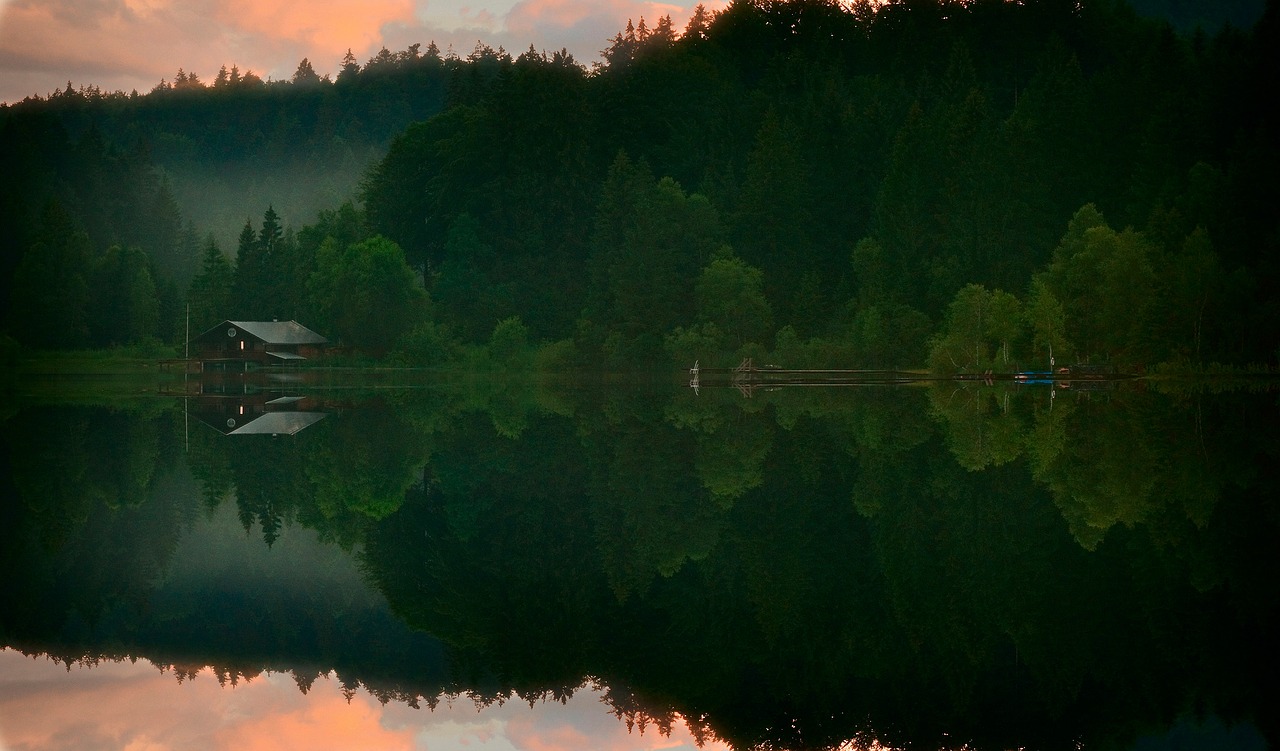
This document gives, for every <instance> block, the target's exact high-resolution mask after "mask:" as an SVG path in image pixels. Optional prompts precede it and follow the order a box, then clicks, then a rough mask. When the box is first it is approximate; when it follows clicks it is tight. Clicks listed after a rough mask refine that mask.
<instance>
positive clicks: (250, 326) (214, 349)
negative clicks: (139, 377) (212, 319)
mask: <svg viewBox="0 0 1280 751" xmlns="http://www.w3.org/2000/svg"><path fill="white" fill-rule="evenodd" d="M328 341H329V340H328V339H325V338H324V337H323V336H320V335H319V334H317V333H316V332H314V331H312V330H311V329H309V328H307V327H306V326H303V325H302V324H300V323H298V322H297V321H223V322H222V323H220V324H218V325H217V326H214V327H213V328H211V329H209V330H208V331H206V332H204V333H203V334H200V335H199V336H197V337H196V338H194V339H192V340H191V343H192V344H193V345H195V348H196V358H197V359H199V360H200V362H201V365H202V367H203V368H204V369H234V370H242V369H244V368H246V367H248V365H249V363H256V364H258V365H285V364H290V363H297V362H300V361H302V360H306V359H308V358H311V357H315V356H317V355H319V354H321V353H322V352H323V351H324V345H325V344H326V343H328Z"/></svg>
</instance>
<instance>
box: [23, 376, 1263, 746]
mask: <svg viewBox="0 0 1280 751" xmlns="http://www.w3.org/2000/svg"><path fill="white" fill-rule="evenodd" d="M1263 385H1264V386H1265V384H1263ZM145 386H146V388H147V391H148V393H145V394H139V393H136V392H137V391H138V390H139V389H136V388H129V389H125V388H121V389H120V391H121V394H120V395H119V396H118V397H108V396H103V395H101V394H100V393H98V392H95V393H97V395H96V396H92V397H84V398H77V399H72V398H65V399H60V398H57V397H56V396H50V395H49V394H48V393H45V394H43V395H41V396H38V397H27V398H21V399H17V398H15V399H12V400H10V406H9V409H8V411H7V413H6V419H5V423H4V444H3V450H0V463H2V465H0V470H2V471H0V477H2V478H3V479H0V488H2V490H0V492H2V493H3V496H4V501H3V505H2V506H0V515H2V517H3V518H2V519H0V555H2V556H3V559H4V570H5V576H4V577H3V580H2V583H0V590H2V594H0V646H3V647H4V649H3V651H0V747H2V748H6V749H10V750H16V749H28V748H32V749H34V748H41V749H123V748H135V749H141V748H147V749H152V748H191V747H217V748H231V747H236V748H257V747H264V748H265V747H270V748H304V747H306V748H322V747H341V748H356V747H359V748H377V749H382V748H388V749H390V748H395V749H410V748H414V749H426V748H430V749H433V750H434V749H453V748H457V749H462V748H469V749H475V748H481V749H560V748H563V749H569V748H610V749H613V748H616V749H640V748H686V749H693V748H697V747H698V746H699V745H701V746H702V747H704V748H708V749H726V748H732V749H757V748H758V749H773V748H779V749H781V748H788V749H790V748H846V749H852V748H859V749H861V748H908V747H909V748H926V749H933V748H962V747H964V748H969V749H1005V748H1027V749H1076V748H1085V749H1129V748H1132V749H1156V748H1192V747H1195V748H1239V749H1264V748H1268V747H1270V746H1271V745H1272V744H1274V743H1275V742H1276V740H1277V739H1280V723H1278V720H1277V718H1276V714H1275V712H1274V707H1275V706H1277V704H1276V702H1275V697H1274V693H1275V684H1276V678H1277V675H1278V674H1280V673H1278V671H1277V668H1280V659H1277V657H1278V656H1277V640H1276V638H1275V636H1274V634H1275V633H1277V632H1278V631H1280V629H1277V625H1280V624H1278V620H1280V619H1278V617H1277V616H1278V613H1277V605H1278V603H1280V597H1278V595H1280V545H1277V540H1278V539H1280V534H1278V533H1280V507H1277V505H1276V499H1277V498H1280V492H1277V491H1278V490H1280V487H1278V486H1277V477H1278V475H1277V465H1278V463H1280V404H1278V399H1277V393H1276V392H1275V391H1268V390H1266V389H1265V388H1262V387H1259V386H1258V385H1257V384H1254V385H1252V387H1249V386H1248V384H1246V385H1244V386H1242V387H1239V388H1234V389H1232V388H1224V387H1220V385H1215V384H1211V383H1210V384H1206V383H1194V382H1178V381H1148V380H1139V381H1132V382H1125V383H1120V384H1107V383H1094V384H1074V385H1073V386H1072V387H1065V385H1064V384H1059V385H1056V386H1055V385H1052V384H1011V383H1005V384H995V385H985V384H982V383H947V382H943V383H934V384H916V385H901V386H886V385H879V386H867V387H859V386H843V387H841V386H821V387H774V388H762V389H736V388H731V387H730V388H709V387H704V388H700V389H699V390H698V391H696V392H695V391H694V390H693V389H690V388H687V387H685V386H684V384H683V383H676V382H671V383H668V382H666V381H665V380H663V379H658V380H657V382H653V381H652V379H650V380H642V381H640V382H636V381H633V380H629V379H616V380H615V381H602V382H600V383H592V384H581V383H556V382H546V381H537V380H533V381H521V380H501V379H484V378H475V379H467V380H460V381H456V382H455V381H448V382H445V383H440V384H430V385H425V386H424V385H418V386H414V387H407V386H403V385H398V384H395V383H379V384H377V385H376V387H374V386H370V385H369V384H364V385H351V384H333V383H319V382H310V381H307V380H301V379H299V380H282V379H279V378H264V377H254V376H252V375H250V376H235V375H232V376H228V377H227V378H225V379H224V380H221V381H209V382H206V383H192V384H189V389H188V390H187V391H184V392H183V393H182V394H179V395H174V394H164V393H155V384H146V385H145ZM1082 386H1083V387H1084V388H1081V387H1082ZM1236 386H1240V384H1236Z"/></svg>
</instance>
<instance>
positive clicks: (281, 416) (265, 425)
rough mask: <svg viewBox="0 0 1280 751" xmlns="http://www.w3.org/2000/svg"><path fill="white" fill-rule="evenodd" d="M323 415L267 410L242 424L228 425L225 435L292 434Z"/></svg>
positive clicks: (322, 413)
mask: <svg viewBox="0 0 1280 751" xmlns="http://www.w3.org/2000/svg"><path fill="white" fill-rule="evenodd" d="M325 417H326V413H324V412H267V413H264V414H262V415H260V416H258V417H255V418H253V419H252V420H250V421H249V422H246V423H244V424H242V425H238V426H235V427H232V426H231V425H228V426H227V427H228V428H229V430H228V431H227V435H294V434H296V433H297V432H298V431H300V430H302V429H303V428H307V427H310V426H311V425H314V424H315V423H317V422H320V421H321V420H323V419H324V418H325Z"/></svg>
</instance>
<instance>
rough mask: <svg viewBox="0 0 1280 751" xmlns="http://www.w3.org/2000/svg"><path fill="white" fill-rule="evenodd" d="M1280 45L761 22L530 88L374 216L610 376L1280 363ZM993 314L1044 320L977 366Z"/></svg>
mask: <svg viewBox="0 0 1280 751" xmlns="http://www.w3.org/2000/svg"><path fill="white" fill-rule="evenodd" d="M1275 20H1276V16H1275V12H1274V7H1273V8H1272V9H1269V10H1268V13H1267V15H1266V16H1265V17H1264V18H1263V19H1262V20H1261V21H1260V22H1259V24H1258V25H1257V27H1256V28H1255V29H1254V30H1253V31H1252V32H1251V33H1245V32H1241V31H1239V30H1236V29H1232V28H1230V27H1227V28H1223V29H1222V30H1221V31H1219V32H1218V33H1217V34H1216V35H1215V36H1213V37H1212V38H1208V37H1206V36H1204V35H1203V34H1201V35H1196V36H1193V37H1190V38H1187V37H1181V36H1179V35H1177V34H1176V33H1175V32H1174V31H1173V30H1172V29H1171V28H1170V27H1169V26H1168V25H1166V24H1163V23H1160V22H1156V21H1150V20H1145V19H1141V18H1139V17H1137V16H1136V15H1135V14H1134V13H1133V12H1132V11H1131V10H1130V9H1129V8H1128V7H1127V6H1125V5H1124V4H1122V3H1106V2H1097V3H1085V4H1076V3H1067V2H1038V3H1025V4H1014V3H1001V2H986V3H969V4H963V5H962V4H954V3H931V2H926V3H905V2H902V3H889V4H885V5H882V6H879V7H876V8H872V7H871V6H869V5H866V4H855V5H854V6H852V8H846V7H844V6H840V5H838V4H835V3H829V2H818V1H807V2H735V3H732V4H730V6H729V7H728V8H726V9H725V10H724V11H722V12H720V13H718V14H715V15H714V16H711V15H708V14H706V13H703V12H697V13H695V14H694V16H693V18H692V19H691V20H690V22H689V24H688V26H687V27H686V28H685V30H684V32H683V34H681V35H679V36H676V35H675V34H673V33H672V32H671V31H670V29H669V27H668V26H667V25H665V24H658V25H655V27H654V30H653V31H650V30H648V28H647V27H646V26H644V25H640V26H636V27H629V28H628V30H627V31H626V32H625V33H622V34H619V35H618V36H617V37H615V38H614V40H613V41H612V43H611V45H610V46H609V48H608V49H607V50H605V57H606V59H607V65H606V66H604V67H602V68H601V69H600V70H598V71H596V72H595V73H594V74H588V73H587V72H586V71H585V70H583V69H582V68H580V67H578V66H573V65H566V64H563V63H560V62H557V61H555V60H552V59H548V58H547V57H546V56H544V55H538V54H526V55H522V56H520V57H519V58H516V59H515V60H513V61H511V63H510V64H509V66H507V68H504V72H503V74H502V75H500V76H499V78H498V79H497V82H496V83H495V85H494V86H493V87H492V89H491V90H490V91H489V92H488V94H487V96H486V97H484V98H483V99H482V100H481V101H479V102H476V103H474V104H472V105H464V106H455V107H452V108H450V109H449V110H448V111H446V112H444V113H442V114H441V115H439V116H437V117H435V118H433V119H431V120H429V121H427V122H425V123H421V124H417V125H414V126H412V127H411V128H409V129H408V130H407V131H406V132H405V134H403V135H402V136H401V137H399V138H398V139H396V141H395V142H394V143H393V144H392V146H391V150H390V152H389V154H388V156H387V158H386V159H385V160H383V161H382V163H381V164H379V165H378V166H377V167H376V168H375V169H374V170H373V171H372V172H371V173H370V175H369V177H368V179H367V181H366V183H365V187H364V191H363V194H362V195H363V199H364V203H365V208H366V210H367V212H368V222H369V225H370V228H371V230H372V231H375V232H378V233H381V234H384V235H386V236H387V237H389V238H391V239H393V240H394V241H396V242H397V243H398V244H400V245H401V246H402V247H403V248H404V249H405V251H406V254H407V257H408V259H409V261H410V263H411V264H414V265H421V266H422V267H424V268H425V269H427V271H428V278H429V283H430V288H431V293H432V297H433V299H434V300H435V302H436V304H437V314H438V316H439V318H440V320H441V321H443V322H445V323H448V324H450V325H452V326H453V327H454V330H455V331H457V332H459V333H460V334H461V335H462V336H464V337H465V338H470V339H473V340H474V339H480V338H482V337H483V336H484V335H485V334H486V333H487V331H488V330H489V328H490V327H491V325H492V323H493V322H495V321H497V320H501V319H503V318H505V317H507V316H510V315H520V316H521V317H522V319H523V321H524V322H525V323H526V324H527V325H528V327H529V329H530V330H531V332H532V333H533V334H534V336H535V337H541V338H548V339H559V338H563V337H569V338H572V339H573V340H574V341H575V342H576V344H577V345H578V346H579V348H580V352H581V354H582V356H583V357H584V359H587V360H590V361H592V362H597V363H599V362H614V363H622V362H634V361H636V360H643V359H648V358H653V357H665V356H667V355H669V354H674V355H677V359H684V360H688V361H690V362H691V361H692V360H693V355H694V354H695V353H697V352H702V353H704V354H703V358H704V360H703V361H704V362H706V358H707V356H708V355H707V354H706V353H709V352H710V353H715V352H718V353H721V357H722V358H723V359H724V360H725V361H727V362H732V361H736V358H737V357H740V356H742V355H743V354H762V353H769V352H773V353H778V352H780V351H786V352H795V351H796V350H798V349H800V350H804V351H806V352H808V353H809V355H810V356H812V357H814V358H816V359H819V360H824V361H825V362H826V363H827V364H833V363H834V362H851V363H857V364H859V365H864V364H865V365H883V366H888V365H900V366H901V365H915V364H919V363H922V362H924V361H926V360H927V359H930V353H932V354H933V356H932V361H933V362H934V364H935V365H943V364H944V363H946V364H947V365H948V367H951V368H985V367H988V366H990V365H991V364H992V363H993V361H994V360H995V350H996V349H997V348H998V349H999V350H1000V354H999V359H1000V360H1001V361H1008V360H1010V359H1011V358H1014V357H1017V358H1019V359H1028V360H1030V361H1034V362H1046V363H1047V361H1048V356H1047V351H1048V347H1049V345H1050V343H1053V344H1054V345H1056V352H1055V354H1056V353H1057V352H1061V353H1062V355H1063V356H1065V357H1075V358H1080V359H1095V360H1096V359H1112V360H1114V361H1117V362H1119V363H1120V364H1124V365H1134V364H1141V363H1150V362H1159V361H1163V360H1171V359H1175V360H1176V359H1186V360H1223V361H1229V362H1247V361H1250V360H1272V359H1274V357H1275V351H1274V350H1275V342H1274V340H1273V338H1272V337H1271V336H1270V335H1269V334H1267V333H1265V332H1269V331H1274V330H1275V328H1276V323H1277V322H1276V321H1275V320H1274V316H1275V311H1274V305H1272V304H1270V303H1269V301H1273V300H1274V299H1275V297H1276V295H1275V293H1276V290H1275V289H1274V284H1273V282H1272V281H1270V280H1272V279H1274V274H1270V273H1267V272H1266V269H1268V268H1270V266H1271V265H1272V264H1273V263H1274V261H1273V260H1272V259H1273V258H1274V255H1275V254H1274V245H1275V242H1276V240H1275V238H1276V234H1275V229H1276V222H1275V217H1274V212H1272V211H1271V209H1270V208H1269V207H1268V205H1267V203H1268V201H1267V200H1266V198H1265V197H1267V196H1272V195H1274V191H1273V190H1272V189H1271V188H1270V187H1269V186H1268V184H1267V182H1268V178H1267V174H1268V172H1269V170H1270V169H1271V168H1272V167H1274V166H1275V164H1276V151H1275V149H1274V145H1273V144H1274V143H1275V139H1274V138H1273V136H1274V134H1275V131H1276V122H1275V120H1274V118H1273V117H1272V116H1271V115H1270V114H1269V109H1268V106H1269V105H1270V104H1272V103H1274V102H1272V101H1271V100H1272V99H1273V98H1274V95H1271V94H1263V93H1261V92H1263V91H1264V90H1265V88H1266V87H1265V86H1263V82H1264V81H1265V80H1267V78H1268V76H1270V75H1271V73H1270V71H1273V70H1274V68H1275V49H1277V48H1276V46H1275V45H1274V44H1273V43H1272V40H1273V38H1274V34H1275ZM658 29H663V30H662V31H659V30H658ZM1265 165H1270V166H1265ZM1082 207H1090V208H1082ZM1078 214H1079V216H1077V215H1078ZM1073 217H1076V219H1075V220H1073ZM1089 217H1092V218H1089ZM1103 217H1105V219H1103ZM1086 224H1087V225H1088V227H1086V226H1083V225H1086ZM1090 227H1096V228H1097V229H1098V232H1097V233H1094V234H1092V235H1089V234H1088V233H1086V232H1085V230H1086V229H1088V228H1090ZM1104 230H1105V231H1104ZM1107 232H1109V233H1110V235H1107ZM1078 235H1087V236H1078ZM969 285H979V286H980V287H981V288H983V289H985V290H987V291H988V292H987V293H986V294H993V292H992V291H994V290H1003V291H1005V292H1007V293H1009V294H1010V295H1011V297H1012V298H1015V300H1014V301H1015V302H1017V303H1018V304H1017V305H1016V306H1014V307H1013V308H1012V309H1011V310H1012V315H1013V319H1012V321H1007V322H1006V324H1007V325H1008V326H1010V327H1011V328H1010V329H1009V331H1008V332H1003V331H986V330H983V331H982V334H981V335H980V338H981V339H982V340H983V342H982V343H981V344H980V346H978V347H977V348H976V350H977V351H976V353H974V354H972V355H971V356H969V357H967V358H961V357H959V356H954V355H953V354H951V353H950V352H949V349H951V348H952V347H951V345H952V344H954V343H955V342H954V341H949V340H954V339H955V337H956V332H957V331H958V330H959V329H960V328H961V327H962V324H961V322H960V321H959V314H958V313H952V308H953V307H954V306H953V302H954V301H955V300H956V297H957V295H958V294H961V295H963V294H967V293H964V292H963V290H966V289H967V288H968V287H969ZM979 307H981V305H980V306H979ZM1058 308H1061V313H1058V312H1057V310H1058ZM1024 310H1025V311H1031V317H1028V316H1027V315H1026V314H1024V313H1023V312H1022V311H1024ZM985 326H986V323H985V322H984V323H983V324H981V325H980V328H983V327H985ZM935 332H937V333H935ZM959 336H960V338H961V339H966V337H965V336H964V335H959ZM971 339H972V337H968V338H967V339H966V341H965V342H962V343H965V344H967V343H970V342H969V340H971ZM997 344H998V347H996V346H995V345H997ZM969 349H973V348H969ZM984 350H986V351H984ZM801 355H803V353H799V354H797V355H796V356H801ZM780 359H784V358H780ZM792 362H793V360H791V359H786V363H787V364H791V363H792Z"/></svg>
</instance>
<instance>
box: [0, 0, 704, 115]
mask: <svg viewBox="0 0 1280 751" xmlns="http://www.w3.org/2000/svg"><path fill="white" fill-rule="evenodd" d="M0 3H3V4H0V101H8V102H13V101H17V100H20V99H22V98H23V97H24V96H28V95H32V94H37V95H41V96H43V95H47V94H49V93H51V92H52V91H53V90H54V89H56V88H61V87H62V86H63V85H64V84H65V83H66V81H68V80H71V81H72V82H73V83H75V84H76V85H85V84H93V85H97V86H99V87H100V88H102V89H104V90H107V91H115V90H121V91H126V92H127V91H130V90H131V89H137V90H138V91H140V92H144V93H145V92H147V91H149V90H150V89H151V88H152V87H153V86H155V84H156V83H158V82H159V81H160V79H162V78H166V79H172V77H173V75H174V73H175V72H176V71H177V70H178V68H183V69H184V70H186V71H187V72H191V71H195V72H197V73H198V74H200V76H201V77H202V78H203V79H204V80H205V81H210V80H212V78H213V76H214V74H215V73H216V72H217V70H218V68H219V67H221V66H223V65H227V66H228V67H229V66H231V65H232V64H235V65H238V66H239V67H240V69H241V70H242V71H243V70H250V69H251V70H253V71H255V72H256V73H258V74H259V75H261V76H263V77H264V78H266V77H274V78H288V77H290V76H292V75H293V72H294V70H295V68H296V67H297V64H298V61H299V60H301V59H302V58H304V57H306V58H308V59H309V60H311V62H312V64H313V65H314V66H315V68H316V70H317V71H318V72H320V73H336V72H337V69H338V65H339V61H340V60H341V58H342V55H343V54H345V52H346V50H347V49H348V48H350V49H351V50H352V52H353V53H354V54H355V55H356V57H357V58H358V59H360V60H361V61H363V60H366V59H368V58H369V57H371V56H372V55H373V54H374V53H375V52H377V50H378V48H379V47H382V46H386V47H387V48H388V49H391V50H401V49H404V48H405V47H407V46H409V45H410V44H415V43H422V44H424V45H425V44H426V43H427V42H431V41H435V42H436V43H437V44H438V45H439V46H440V47H441V48H442V49H445V48H447V47H449V46H450V45H452V46H453V48H454V50H455V51H457V52H458V54H460V55H466V54H467V53H469V52H470V51H471V49H472V48H473V47H474V46H475V43H476V42H477V41H482V42H484V43H486V44H489V45H490V46H493V47H499V46H503V47H505V48H506V49H507V50H508V51H511V52H513V53H519V52H520V51H523V50H525V49H527V48H528V47H529V46H530V45H532V46H533V47H534V48H535V49H539V50H558V49H560V48H561V47H564V48H567V49H568V50H569V51H570V52H572V53H573V54H574V56H575V57H576V58H577V59H578V60H579V61H581V62H583V63H590V62H591V61H593V60H596V59H597V55H598V53H599V51H600V50H602V49H604V48H605V47H606V46H607V45H608V40H609V39H610V38H611V37H613V35H615V34H617V33H618V31H620V30H621V29H622V28H623V27H625V26H626V23H627V20H628V19H632V20H634V21H637V22H638V21H639V19H640V18H641V17H644V18H645V19H646V21H648V23H649V25H650V26H652V25H653V24H654V23H655V22H656V21H657V19H658V18H660V17H661V16H663V15H667V14H670V15H671V17H672V20H673V22H674V23H675V25H676V27H677V29H679V28H683V26H684V24H685V22H686V20H687V19H688V17H689V14H690V12H691V11H692V8H693V6H694V5H695V4H696V3H694V2H690V1H689V0H678V1H675V2H656V1H652V0H518V1H514V0H478V1H477V0H368V1H367V2H366V1H362V0H305V1H304V0H9V2H3V0H0ZM706 5H707V7H708V9H712V10H714V9H716V8H719V7H722V6H723V5H724V2H723V0H712V1H711V2H707V3H706Z"/></svg>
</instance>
